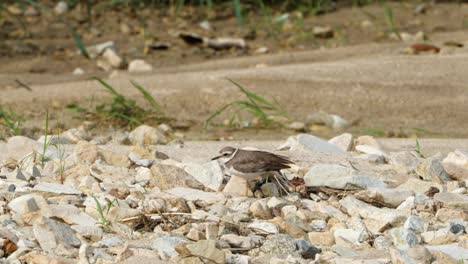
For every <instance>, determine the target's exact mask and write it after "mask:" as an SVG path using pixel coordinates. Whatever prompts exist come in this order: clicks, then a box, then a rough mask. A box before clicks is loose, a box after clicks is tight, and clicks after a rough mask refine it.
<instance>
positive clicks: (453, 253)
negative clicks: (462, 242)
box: [426, 244, 468, 263]
mask: <svg viewBox="0 0 468 264" xmlns="http://www.w3.org/2000/svg"><path fill="white" fill-rule="evenodd" d="M426 248H427V249H428V250H429V251H431V252H442V253H444V254H447V255H449V256H450V257H452V258H454V259H455V260H457V261H464V260H467V259H468V249H467V248H463V247H460V246H458V245H456V244H451V245H440V246H426ZM460 263H461V262H460Z"/></svg>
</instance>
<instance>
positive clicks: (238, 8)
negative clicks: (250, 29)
mask: <svg viewBox="0 0 468 264" xmlns="http://www.w3.org/2000/svg"><path fill="white" fill-rule="evenodd" d="M232 3H233V5H234V12H235V13H236V18H237V23H238V25H239V27H240V28H242V26H243V21H242V5H241V2H240V0H232Z"/></svg>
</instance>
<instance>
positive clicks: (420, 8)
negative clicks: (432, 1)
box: [414, 3, 427, 14]
mask: <svg viewBox="0 0 468 264" xmlns="http://www.w3.org/2000/svg"><path fill="white" fill-rule="evenodd" d="M426 10H427V4H426V3H421V4H418V5H416V7H415V8H414V13H415V14H424V13H426Z"/></svg>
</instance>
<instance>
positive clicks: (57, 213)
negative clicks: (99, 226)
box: [42, 204, 96, 226]
mask: <svg viewBox="0 0 468 264" xmlns="http://www.w3.org/2000/svg"><path fill="white" fill-rule="evenodd" d="M42 215H43V216H45V217H49V218H52V217H57V218H61V219H63V221H65V222H66V223H67V224H69V225H80V226H94V225H96V220H95V219H94V218H92V217H91V216H89V215H87V214H86V213H84V212H82V211H81V210H80V209H78V208H77V207H76V206H74V205H71V204H51V205H49V206H48V208H47V209H45V210H42Z"/></svg>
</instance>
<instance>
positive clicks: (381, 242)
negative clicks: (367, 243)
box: [374, 236, 392, 251]
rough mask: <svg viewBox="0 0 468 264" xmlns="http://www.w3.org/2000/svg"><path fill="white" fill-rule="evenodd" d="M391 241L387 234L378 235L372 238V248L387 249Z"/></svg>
mask: <svg viewBox="0 0 468 264" xmlns="http://www.w3.org/2000/svg"><path fill="white" fill-rule="evenodd" d="M391 245H392V241H391V239H390V238H389V237H388V236H379V237H376V238H375V239H374V248H375V249H377V250H384V251H386V250H388V249H389V248H390V246H391Z"/></svg>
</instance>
